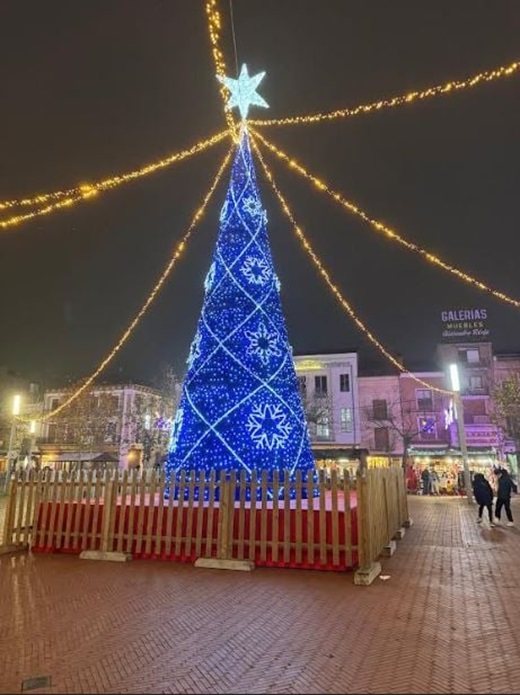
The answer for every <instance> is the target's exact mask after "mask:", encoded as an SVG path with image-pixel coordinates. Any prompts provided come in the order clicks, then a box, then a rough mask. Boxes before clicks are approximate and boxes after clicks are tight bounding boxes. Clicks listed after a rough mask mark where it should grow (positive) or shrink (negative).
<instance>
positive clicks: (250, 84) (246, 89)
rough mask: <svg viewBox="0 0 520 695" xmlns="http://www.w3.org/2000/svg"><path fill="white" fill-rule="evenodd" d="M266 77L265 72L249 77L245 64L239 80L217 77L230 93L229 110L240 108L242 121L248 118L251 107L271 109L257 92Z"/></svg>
mask: <svg viewBox="0 0 520 695" xmlns="http://www.w3.org/2000/svg"><path fill="white" fill-rule="evenodd" d="M264 75H265V72H259V73H258V74H257V75H254V76H253V77H249V73H248V71H247V65H246V64H245V63H244V64H243V65H242V69H241V70H240V75H239V76H238V80H234V79H232V78H231V77H221V76H220V75H217V79H218V80H220V82H222V83H223V84H224V85H225V86H226V87H227V88H228V89H229V91H230V96H229V101H228V106H229V108H230V109H232V108H234V107H235V106H238V110H239V111H240V115H241V116H242V120H245V119H246V118H247V114H248V112H249V107H250V106H263V107H264V108H269V104H268V103H267V102H266V101H265V99H263V98H262V97H261V96H260V94H258V93H257V91H256V88H257V87H258V85H259V84H260V82H261V81H262V80H263V79H264Z"/></svg>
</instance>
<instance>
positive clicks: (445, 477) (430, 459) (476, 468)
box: [406, 445, 503, 495]
mask: <svg viewBox="0 0 520 695" xmlns="http://www.w3.org/2000/svg"><path fill="white" fill-rule="evenodd" d="M502 463H503V462H501V461H500V460H499V458H498V454H497V450H496V449H495V448H494V447H488V448H484V447H471V446H469V447H468V467H469V471H470V475H471V477H473V475H474V474H475V473H483V474H484V476H485V477H486V478H488V479H489V480H490V482H494V481H493V469H494V467H496V466H499V465H501V464H502ZM463 470H464V466H463V461H462V454H461V452H460V449H455V448H452V447H449V446H447V445H444V446H442V445H441V446H433V445H432V446H430V447H424V446H423V447H417V446H415V447H414V446H412V447H410V450H409V456H408V464H407V467H406V484H407V488H408V491H409V492H411V493H417V494H419V493H423V492H424V486H425V484H427V485H428V486H429V487H428V491H429V493H430V494H439V495H460V494H464V479H463ZM426 472H427V473H428V475H426ZM425 494H427V493H425Z"/></svg>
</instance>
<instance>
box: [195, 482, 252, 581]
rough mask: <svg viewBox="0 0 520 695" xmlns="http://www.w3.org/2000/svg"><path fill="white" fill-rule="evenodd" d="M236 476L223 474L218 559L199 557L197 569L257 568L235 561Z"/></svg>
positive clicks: (219, 513)
mask: <svg viewBox="0 0 520 695" xmlns="http://www.w3.org/2000/svg"><path fill="white" fill-rule="evenodd" d="M236 483H237V481H236V479H235V474H234V473H233V474H232V475H231V479H229V478H227V476H226V475H225V473H221V477H220V490H219V493H220V494H219V512H218V536H217V557H216V558H212V557H199V558H198V559H197V560H196V561H195V567H205V568H208V569H219V570H241V571H243V572H244V571H245V572H250V571H251V570H253V569H254V568H255V563H254V562H252V561H251V560H234V559H233V528H234V518H235V487H236Z"/></svg>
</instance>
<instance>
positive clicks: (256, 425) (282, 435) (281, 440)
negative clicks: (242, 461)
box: [246, 403, 291, 451]
mask: <svg viewBox="0 0 520 695" xmlns="http://www.w3.org/2000/svg"><path fill="white" fill-rule="evenodd" d="M246 427H247V429H248V430H249V433H250V434H251V439H252V440H253V441H254V442H255V444H256V446H257V448H258V449H269V451H272V449H275V448H276V449H283V448H284V446H285V443H286V441H287V438H288V436H289V433H290V431H291V425H290V424H289V423H288V422H287V415H286V414H285V413H284V412H283V408H282V406H281V405H280V404H277V405H270V404H269V403H263V404H256V405H254V406H253V410H252V412H251V414H250V416H249V419H248V421H247V424H246Z"/></svg>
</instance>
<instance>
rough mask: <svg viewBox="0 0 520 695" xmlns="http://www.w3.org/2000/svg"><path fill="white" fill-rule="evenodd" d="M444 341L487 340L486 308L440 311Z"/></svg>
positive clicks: (488, 334)
mask: <svg viewBox="0 0 520 695" xmlns="http://www.w3.org/2000/svg"><path fill="white" fill-rule="evenodd" d="M441 322H442V339H443V340H444V341H464V342H466V341H475V342H480V341H483V340H484V341H485V340H489V336H490V330H489V327H488V323H487V322H488V311H487V309H447V310H445V311H441Z"/></svg>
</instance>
